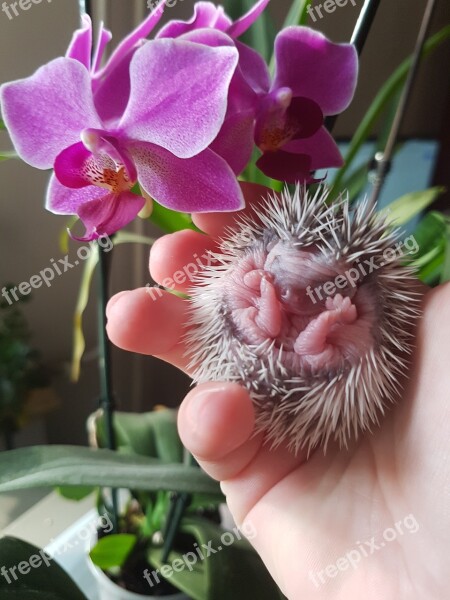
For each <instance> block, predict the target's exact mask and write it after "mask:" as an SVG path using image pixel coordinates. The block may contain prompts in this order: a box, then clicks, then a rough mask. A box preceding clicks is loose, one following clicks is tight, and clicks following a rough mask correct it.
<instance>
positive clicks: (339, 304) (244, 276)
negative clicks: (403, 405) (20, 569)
mask: <svg viewBox="0 0 450 600" xmlns="http://www.w3.org/2000/svg"><path fill="white" fill-rule="evenodd" d="M327 196H328V191H327V189H326V188H325V187H320V188H319V189H318V190H317V192H316V193H315V195H313V196H312V195H309V193H308V192H307V191H306V190H305V188H303V187H297V189H296V191H295V193H294V194H290V193H289V192H288V191H285V192H284V193H283V195H282V197H281V198H278V197H269V198H268V199H266V200H265V202H264V203H263V205H262V206H261V207H260V208H259V209H258V210H257V212H256V216H255V218H253V219H250V218H249V217H246V218H243V219H242V220H241V221H240V222H239V223H238V226H237V229H236V230H233V231H229V232H228V234H227V236H226V238H225V239H224V240H223V241H222V247H221V248H220V252H218V253H216V254H215V255H214V258H215V261H214V262H213V263H212V265H211V266H209V267H208V268H207V269H205V270H204V271H202V272H201V273H200V274H199V275H198V277H197V282H196V285H195V287H194V288H193V289H192V290H191V308H190V325H191V327H190V329H189V333H188V334H187V347H188V352H189V354H190V356H191V359H192V360H191V366H192V367H193V369H194V379H195V381H196V382H199V383H201V382H205V381H209V380H221V381H235V382H238V383H240V384H241V385H244V386H245V387H246V388H247V389H248V391H249V393H250V395H251V397H252V400H253V403H254V405H255V409H256V431H257V432H264V434H265V439H266V441H267V442H268V443H270V444H272V445H273V446H278V445H280V444H287V445H288V446H289V447H290V448H291V449H292V450H293V451H294V452H297V451H298V450H299V449H300V448H306V449H307V450H308V451H310V450H312V449H313V448H315V447H317V446H323V447H324V449H326V446H327V444H328V442H329V441H330V440H335V441H337V442H338V443H339V444H340V445H341V446H346V445H347V444H348V443H349V441H350V440H351V439H356V438H357V437H358V435H359V434H360V433H361V432H363V431H366V430H370V429H371V428H372V426H373V425H376V424H378V422H379V417H380V415H381V414H383V412H384V410H385V407H386V406H387V405H388V404H389V403H390V402H392V401H393V400H395V398H396V396H397V394H398V392H399V390H400V387H401V383H400V382H401V379H402V377H403V376H404V373H405V372H406V370H407V363H408V354H409V353H410V351H411V344H412V335H413V333H412V331H413V327H414V323H415V321H416V320H417V318H418V316H419V314H420V310H419V306H420V299H421V298H420V293H419V292H418V291H417V285H416V283H417V282H416V280H415V278H414V270H413V269H412V268H411V267H406V266H404V262H403V259H404V257H402V255H401V252H399V251H398V250H399V248H401V243H399V239H400V232H399V230H394V229H392V227H391V226H390V225H388V224H387V223H386V221H385V219H384V218H383V217H381V216H380V215H378V214H377V213H376V211H375V208H374V207H373V206H370V204H369V203H368V202H367V201H366V202H362V203H360V204H359V205H358V206H357V207H356V208H354V209H352V208H350V206H349V202H348V199H346V198H343V199H341V200H339V201H338V202H335V203H333V204H331V205H328V204H327V203H326V199H327ZM394 248H395V252H394V251H393V249H394ZM386 256H389V260H386V259H385V257H386Z"/></svg>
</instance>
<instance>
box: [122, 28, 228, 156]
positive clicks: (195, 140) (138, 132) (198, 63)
mask: <svg viewBox="0 0 450 600" xmlns="http://www.w3.org/2000/svg"><path fill="white" fill-rule="evenodd" d="M237 62H238V53H237V50H236V49H235V48H231V47H225V46H223V47H220V48H210V47H208V46H203V45H200V44H195V43H193V42H187V41H185V40H171V39H158V40H154V41H152V42H148V43H147V44H145V45H144V46H143V47H142V48H140V49H139V50H138V51H137V52H136V54H135V55H134V57H133V60H132V61H131V66H130V74H131V94H130V102H129V103H128V106H127V109H126V111H125V114H124V116H123V118H122V121H121V122H120V124H119V128H120V129H121V131H122V132H123V134H124V135H126V136H127V137H128V138H133V139H136V140H140V141H147V142H151V143H154V144H157V145H158V146H161V147H163V148H166V149H167V150H169V151H170V152H172V153H173V154H175V155H176V156H178V157H180V158H189V157H191V156H194V155H196V154H198V153H199V152H201V151H202V150H204V149H205V148H206V147H207V146H209V144H210V143H211V142H212V141H213V140H214V138H215V137H216V136H217V134H218V132H219V130H220V127H221V125H222V124H223V121H224V118H225V113H226V109H227V96H228V89H229V86H230V81H231V79H232V77H233V74H234V72H235V70H236V65H237ZM167 73H170V78H168V77H167Z"/></svg>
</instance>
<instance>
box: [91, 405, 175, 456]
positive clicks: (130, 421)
mask: <svg viewBox="0 0 450 600" xmlns="http://www.w3.org/2000/svg"><path fill="white" fill-rule="evenodd" d="M96 425H97V435H98V441H99V444H100V446H102V447H105V446H106V436H105V422H104V417H103V416H102V417H100V418H99V419H98V421H97V423H96ZM114 431H115V433H116V443H117V446H118V448H119V449H126V450H131V451H132V452H134V453H135V454H140V455H142V456H149V457H153V458H159V459H161V460H162V461H164V462H171V463H182V462H183V445H182V443H181V441H180V438H179V436H178V430H177V413H176V411H175V410H169V409H162V410H154V411H151V412H147V413H125V412H116V413H114Z"/></svg>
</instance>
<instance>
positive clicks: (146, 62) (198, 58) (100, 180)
mask: <svg viewBox="0 0 450 600" xmlns="http://www.w3.org/2000/svg"><path fill="white" fill-rule="evenodd" d="M104 39H106V38H104ZM80 47H81V43H80ZM72 48H74V46H72ZM72 52H75V50H72ZM80 58H81V53H79V54H78V55H77V58H74V54H72V57H71V58H67V57H65V58H58V59H56V60H53V61H51V62H50V63H49V64H47V65H45V66H43V67H41V68H40V69H38V71H37V72H36V73H35V74H34V75H32V76H31V77H29V78H27V79H23V80H19V81H15V82H10V83H7V84H4V85H3V86H2V87H1V88H0V101H1V108H2V114H3V118H4V121H5V123H6V126H7V128H8V130H9V132H10V135H11V139H12V142H13V144H14V146H15V148H16V150H17V152H18V154H19V156H20V157H21V158H22V159H23V160H24V161H25V162H27V163H28V164H30V165H32V166H34V167H36V168H39V169H49V168H52V167H53V168H54V170H55V175H54V176H53V177H52V179H51V182H50V185H49V189H48V194H47V208H48V209H49V210H51V211H52V212H55V213H59V214H77V215H78V216H79V217H80V218H81V220H82V221H83V223H84V225H85V227H86V232H85V234H84V236H83V237H82V238H79V239H83V240H91V239H95V238H97V237H99V236H100V235H103V234H111V233H113V232H115V231H117V230H118V229H120V228H121V227H123V226H125V225H126V224H128V223H129V222H130V221H131V220H132V219H133V218H134V217H135V216H136V215H137V214H138V212H139V211H140V210H141V209H142V208H143V206H144V204H145V199H144V198H143V197H141V196H137V195H135V194H133V193H131V189H132V188H133V186H134V185H135V183H136V182H137V181H138V180H139V183H140V185H141V187H142V189H143V190H144V191H145V192H146V194H148V195H149V196H150V197H152V198H154V199H156V200H157V201H158V202H160V203H161V204H162V205H164V206H167V207H169V208H172V209H174V210H180V211H188V212H203V211H233V210H238V209H240V208H242V207H243V203H244V201H243V197H242V193H241V190H240V188H239V186H238V184H237V181H236V177H235V175H234V173H233V172H232V170H231V169H230V167H229V166H228V164H227V163H226V162H225V160H223V159H222V158H221V157H219V156H218V155H217V154H215V153H214V152H213V151H212V150H210V149H208V146H209V145H210V144H211V142H212V141H213V140H214V139H215V138H216V136H217V134H218V132H219V130H220V128H221V126H222V124H223V121H224V117H225V113H226V109H227V95H228V88H229V86H230V81H231V79H232V77H233V74H234V72H235V70H236V66H237V62H238V53H237V51H236V49H235V48H234V47H230V46H228V47H226V46H222V47H218V48H212V47H208V46H205V45H200V44H196V43H192V42H190V41H186V40H169V39H161V40H154V41H151V42H147V43H145V44H144V45H142V46H141V47H139V48H138V49H137V50H136V51H135V52H134V53H133V57H132V59H131V61H130V66H129V76H130V93H129V98H128V102H127V105H126V108H125V109H124V111H123V114H122V115H121V117H120V119H114V120H113V121H109V122H108V120H107V119H104V118H102V115H101V114H100V112H101V111H99V110H98V106H97V105H96V103H95V94H94V92H93V89H92V73H91V72H90V70H89V68H88V64H87V63H86V62H83V60H80ZM94 68H95V67H94ZM168 73H170V77H168V76H167V74H168Z"/></svg>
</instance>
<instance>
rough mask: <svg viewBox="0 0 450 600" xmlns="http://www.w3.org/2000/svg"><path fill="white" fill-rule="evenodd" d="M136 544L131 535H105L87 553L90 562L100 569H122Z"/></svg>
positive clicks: (134, 538) (135, 539) (135, 538)
mask: <svg viewBox="0 0 450 600" xmlns="http://www.w3.org/2000/svg"><path fill="white" fill-rule="evenodd" d="M136 542H137V536H135V535H133V534H131V533H118V534H114V535H106V536H105V537H103V538H102V539H101V540H99V541H98V542H97V543H96V544H95V546H94V547H93V548H92V550H91V551H90V552H89V556H90V557H91V560H92V562H93V563H94V565H97V567H100V569H112V568H113V567H122V565H123V564H124V563H125V561H126V559H127V558H128V555H129V554H130V552H131V551H132V550H133V548H134V546H135V545H136Z"/></svg>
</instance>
